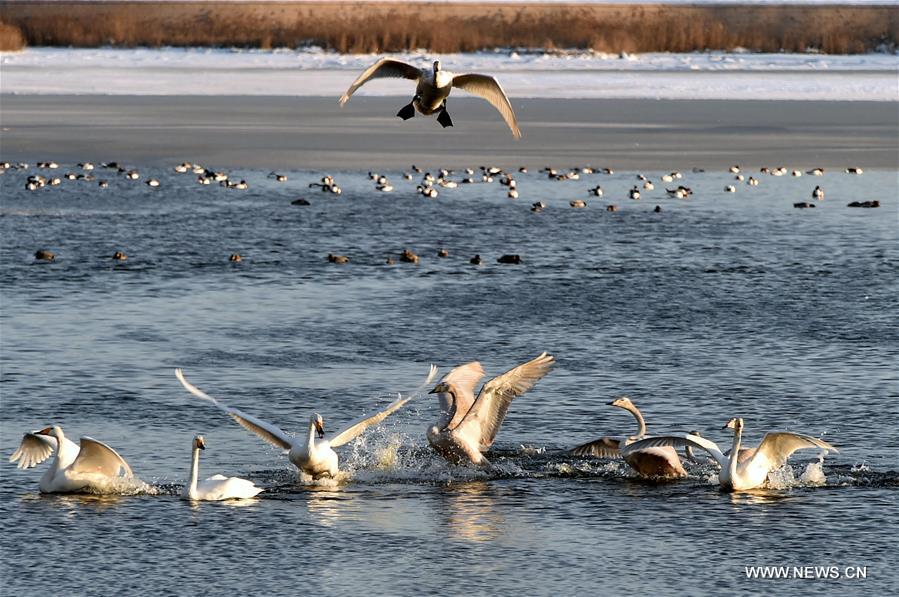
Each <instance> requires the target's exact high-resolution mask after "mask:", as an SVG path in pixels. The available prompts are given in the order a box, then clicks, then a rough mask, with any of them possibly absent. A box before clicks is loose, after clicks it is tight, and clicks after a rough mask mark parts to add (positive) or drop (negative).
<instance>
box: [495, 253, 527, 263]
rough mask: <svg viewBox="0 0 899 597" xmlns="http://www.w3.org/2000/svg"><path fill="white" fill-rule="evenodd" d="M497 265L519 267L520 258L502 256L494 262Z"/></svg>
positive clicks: (515, 255) (516, 256) (518, 256)
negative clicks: (503, 264)
mask: <svg viewBox="0 0 899 597" xmlns="http://www.w3.org/2000/svg"><path fill="white" fill-rule="evenodd" d="M496 262H497V263H506V264H511V265H520V264H521V256H520V255H517V254H512V255H502V256H501V257H499V258H498V259H497V260H496Z"/></svg>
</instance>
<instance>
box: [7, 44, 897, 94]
mask: <svg viewBox="0 0 899 597" xmlns="http://www.w3.org/2000/svg"><path fill="white" fill-rule="evenodd" d="M395 57H397V58H399V59H401V60H406V61H408V62H412V63H415V64H421V65H427V64H430V61H431V59H432V58H434V55H431V54H428V53H425V52H421V53H405V54H396V55H395ZM376 58H377V57H376V56H374V55H345V54H336V53H333V52H325V51H322V50H319V49H315V48H312V49H307V50H299V51H295V50H274V51H257V50H217V49H177V48H165V49H160V50H155V49H136V50H120V49H110V48H102V49H69V48H30V49H27V50H25V51H24V52H20V53H5V54H0V75H2V76H0V92H2V93H5V94H60V95H61V94H75V95H83V94H100V95H287V96H335V97H336V96H339V95H340V94H341V93H342V92H343V91H344V90H345V89H346V87H347V86H348V85H349V84H350V83H351V82H352V80H353V79H354V77H355V76H356V75H357V74H358V72H359V71H360V70H362V69H363V68H365V67H366V66H368V65H369V64H371V63H372V62H373V61H374V60H375V59H376ZM439 58H440V59H441V61H442V62H443V65H444V68H446V69H448V70H453V71H459V72H464V71H480V72H486V73H495V74H497V76H498V77H499V78H500V80H501V82H502V84H503V86H504V87H505V89H506V91H507V92H508V93H509V95H510V96H512V97H531V98H663V99H770V100H844V101H858V100H868V101H894V102H895V101H899V98H897V92H896V90H897V85H899V56H897V55H895V54H865V55H848V56H843V55H838V56H837V55H821V54H752V53H704V54H640V55H624V56H619V55H610V54H601V53H594V52H559V53H546V52H525V51H518V52H515V51H504V52H478V53H471V54H444V55H441V56H440V57H439ZM410 91H411V87H409V85H408V84H406V83H404V82H402V81H395V80H394V81H390V80H387V81H375V82H372V83H370V84H369V85H367V86H366V87H365V88H363V90H361V91H360V95H382V96H393V95H399V96H405V95H408V94H409V92H410Z"/></svg>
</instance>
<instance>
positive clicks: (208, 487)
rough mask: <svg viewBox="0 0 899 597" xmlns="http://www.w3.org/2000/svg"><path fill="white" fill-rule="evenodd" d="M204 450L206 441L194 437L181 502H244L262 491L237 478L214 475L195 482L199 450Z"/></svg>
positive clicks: (197, 471) (197, 472)
mask: <svg viewBox="0 0 899 597" xmlns="http://www.w3.org/2000/svg"><path fill="white" fill-rule="evenodd" d="M205 449H206V440H204V439H203V436H202V435H198V436H196V437H194V441H193V453H192V455H191V456H192V458H191V465H190V479H189V480H188V482H187V485H185V486H184V491H182V492H181V499H183V500H203V501H219V500H245V499H249V498H251V497H255V496H256V495H257V494H259V492H261V491H262V488H261V487H256V486H255V485H253V482H252V481H247V480H246V479H240V478H238V477H225V476H224V475H214V476H212V477H209V478H208V479H206V480H205V481H197V477H198V476H199V475H200V450H205Z"/></svg>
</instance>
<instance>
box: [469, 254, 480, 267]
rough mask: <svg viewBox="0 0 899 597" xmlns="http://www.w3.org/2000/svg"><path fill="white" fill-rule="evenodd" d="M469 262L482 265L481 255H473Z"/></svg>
mask: <svg viewBox="0 0 899 597" xmlns="http://www.w3.org/2000/svg"><path fill="white" fill-rule="evenodd" d="M468 263H470V264H471V265H481V256H480V255H475V256H474V257H472V258H471V259H469V260H468Z"/></svg>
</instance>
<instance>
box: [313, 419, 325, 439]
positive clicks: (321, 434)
mask: <svg viewBox="0 0 899 597" xmlns="http://www.w3.org/2000/svg"><path fill="white" fill-rule="evenodd" d="M315 430H316V431H318V437H319V439H323V438H324V437H325V426H324V424H323V423H320V422H318V421H316V422H315Z"/></svg>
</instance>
